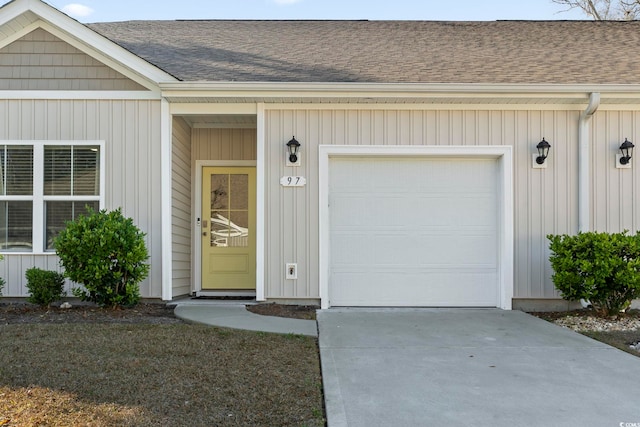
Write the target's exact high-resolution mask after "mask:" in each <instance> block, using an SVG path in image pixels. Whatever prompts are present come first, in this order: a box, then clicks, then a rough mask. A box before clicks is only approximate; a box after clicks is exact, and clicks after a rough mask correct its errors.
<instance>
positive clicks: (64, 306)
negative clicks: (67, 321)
mask: <svg viewBox="0 0 640 427" xmlns="http://www.w3.org/2000/svg"><path fill="white" fill-rule="evenodd" d="M60 308H62V309H65V310H66V309H68V308H71V304H69V303H68V302H63V303H62V304H60Z"/></svg>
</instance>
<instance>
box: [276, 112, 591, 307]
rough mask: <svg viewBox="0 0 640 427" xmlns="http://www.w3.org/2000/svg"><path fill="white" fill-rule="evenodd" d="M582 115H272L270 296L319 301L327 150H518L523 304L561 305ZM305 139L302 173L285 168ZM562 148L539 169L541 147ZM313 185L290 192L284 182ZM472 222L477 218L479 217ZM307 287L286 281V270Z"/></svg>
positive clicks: (518, 291) (518, 287)
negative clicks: (558, 272) (553, 301)
mask: <svg viewBox="0 0 640 427" xmlns="http://www.w3.org/2000/svg"><path fill="white" fill-rule="evenodd" d="M578 114H579V113H578V112H567V111H475V110H469V111H463V110H460V111H458V110H455V111H453V110H450V111H424V110H415V111H412V110H268V111H267V112H266V122H265V132H266V153H265V154H266V174H267V178H266V203H267V206H266V215H267V217H266V224H267V225H266V227H267V229H266V236H265V237H266V271H265V274H266V277H265V283H266V295H267V297H268V298H318V297H319V295H318V258H319V254H318V238H319V237H318V233H319V230H318V184H317V176H318V159H317V155H316V153H317V152H318V146H319V145H320V144H342V145H345V144H348V145H465V146H468V145H508V146H512V147H513V149H514V150H513V152H514V170H515V177H514V188H515V203H516V206H517V209H516V217H515V260H516V262H515V264H516V265H515V297H516V298H556V297H558V294H557V292H556V291H555V288H554V286H553V284H552V283H551V280H550V276H551V270H550V267H549V262H548V255H549V253H548V244H547V240H546V237H545V236H546V235H547V234H549V233H572V232H576V231H577V180H576V177H577V122H578ZM291 135H295V137H296V139H298V140H299V141H300V142H301V144H302V148H301V150H302V155H301V162H302V165H301V166H300V167H299V168H289V167H286V166H285V151H284V144H285V143H286V141H288V140H289V139H290V138H291ZM543 137H545V138H546V139H547V141H549V142H550V143H551V145H552V151H551V154H550V157H549V159H548V162H549V166H548V168H547V169H533V168H532V167H531V164H532V154H533V153H534V152H535V145H536V144H537V143H538V142H539V141H540V140H541V139H542V138H543ZM290 174H296V175H302V176H305V177H307V182H308V185H307V186H305V187H299V188H283V187H281V186H280V185H279V178H280V177H281V176H283V175H290ZM470 214H472V213H470ZM288 262H296V263H298V270H299V272H298V277H299V278H298V280H285V278H284V268H283V266H284V265H285V263H288Z"/></svg>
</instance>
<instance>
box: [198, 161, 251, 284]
mask: <svg viewBox="0 0 640 427" xmlns="http://www.w3.org/2000/svg"><path fill="white" fill-rule="evenodd" d="M201 230H202V282H201V283H202V290H203V291H224V290H230V291H232V290H255V288H256V170H255V168H254V167H203V168H202V228H201Z"/></svg>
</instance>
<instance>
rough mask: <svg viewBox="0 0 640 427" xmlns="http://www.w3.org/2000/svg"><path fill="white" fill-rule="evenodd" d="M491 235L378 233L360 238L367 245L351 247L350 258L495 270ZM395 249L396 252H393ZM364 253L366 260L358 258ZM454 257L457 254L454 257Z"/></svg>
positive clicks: (409, 264)
mask: <svg viewBox="0 0 640 427" xmlns="http://www.w3.org/2000/svg"><path fill="white" fill-rule="evenodd" d="M491 237H492V234H491V233H485V234H476V235H468V234H460V235H451V234H424V235H415V234H414V235H410V234H406V235H402V234H400V233H396V234H378V235H375V236H374V237H373V239H362V238H360V239H359V242H361V243H362V244H363V245H366V247H365V246H360V247H359V246H358V245H352V244H350V246H351V247H350V248H349V250H350V251H351V254H350V259H351V260H354V261H355V260H357V261H359V263H363V264H364V263H368V262H370V261H371V253H372V248H373V261H374V262H375V263H376V264H385V265H398V266H407V267H410V266H413V265H433V264H435V265H448V266H459V265H482V266H487V267H490V268H494V267H495V265H496V262H497V259H496V251H495V248H487V246H486V243H487V240H488V239H490V238H491ZM389 248H393V250H389ZM358 253H361V254H362V257H359V256H358ZM451 254H455V255H456V256H455V257H452V256H451Z"/></svg>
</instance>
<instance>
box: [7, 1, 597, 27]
mask: <svg viewBox="0 0 640 427" xmlns="http://www.w3.org/2000/svg"><path fill="white" fill-rule="evenodd" d="M5 3H7V0H0V4H5ZM47 3H49V4H51V5H52V6H54V7H56V8H57V9H60V10H63V11H64V12H65V13H67V14H68V15H70V16H72V17H73V18H75V19H77V20H78V21H80V22H85V23H89V22H108V21H127V20H151V19H370V20H382V19H391V20H395V19H400V20H406V19H416V20H435V21H441V20H446V21H449V20H451V21H495V20H499V19H526V20H560V19H588V18H587V17H585V16H584V15H583V14H581V13H580V12H578V11H570V12H562V10H563V7H562V6H560V5H558V4H555V3H553V2H552V1H551V0H493V1H492V0H489V1H482V0H47Z"/></svg>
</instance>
